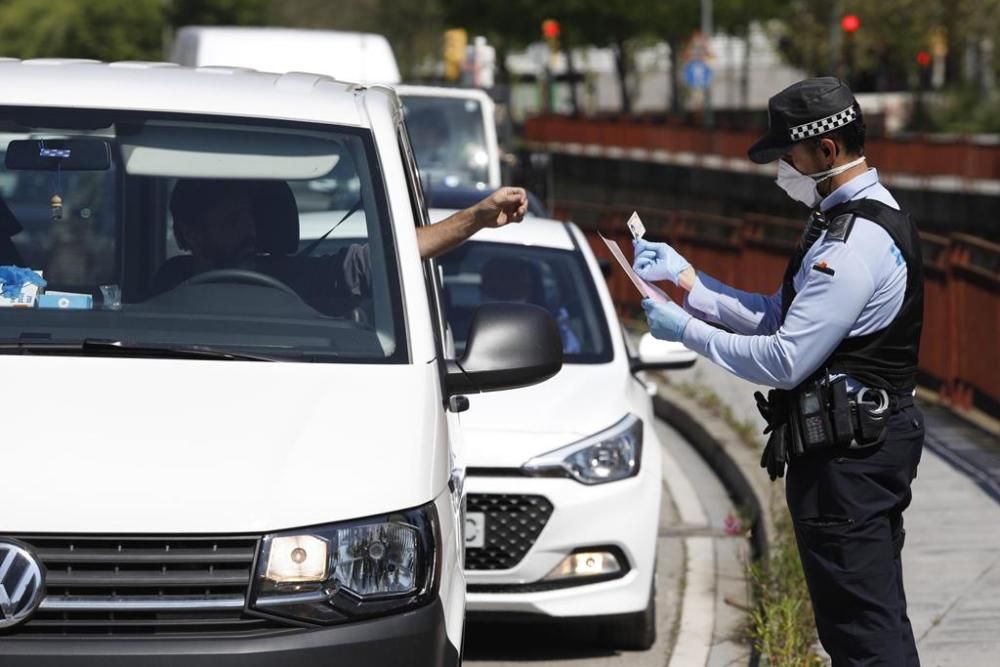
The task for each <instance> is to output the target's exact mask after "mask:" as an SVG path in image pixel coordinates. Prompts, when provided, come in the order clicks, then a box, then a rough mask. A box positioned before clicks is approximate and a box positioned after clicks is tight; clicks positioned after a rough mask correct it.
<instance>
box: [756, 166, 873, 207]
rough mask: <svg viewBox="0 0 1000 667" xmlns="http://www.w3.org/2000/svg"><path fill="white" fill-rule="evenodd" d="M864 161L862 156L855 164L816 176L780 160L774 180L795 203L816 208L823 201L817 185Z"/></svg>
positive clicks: (821, 172) (829, 170)
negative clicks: (802, 171)
mask: <svg viewBox="0 0 1000 667" xmlns="http://www.w3.org/2000/svg"><path fill="white" fill-rule="evenodd" d="M864 161H865V158H864V156H861V157H859V158H858V159H857V160H854V161H853V162H848V163H847V164H842V165H840V166H839V167H834V168H833V169H827V170H826V171H819V172H816V173H815V174H803V173H801V172H799V170H798V169H796V168H795V167H793V166H792V165H790V164H789V163H788V162H786V161H785V160H778V177H777V178H776V179H775V180H774V182H775V183H777V184H778V187H779V188H781V189H782V190H784V191H785V192H786V193H787V194H788V196H789V197H791V198H792V199H794V200H795V201H799V202H802V203H803V204H805V205H806V206H808V207H809V208H815V207H816V205H817V204H819V203H820V202H821V201H823V197H822V196H821V195H820V193H819V188H818V187H817V184H819V183H821V182H822V181H825V180H826V179H828V178H832V177H834V176H836V175H838V174H842V173H844V172H845V171H847V170H848V169H852V168H854V167H856V166H858V165H859V164H861V163H862V162H864Z"/></svg>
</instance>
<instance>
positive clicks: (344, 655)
mask: <svg viewBox="0 0 1000 667" xmlns="http://www.w3.org/2000/svg"><path fill="white" fill-rule="evenodd" d="M180 664H183V665H185V666H189V665H190V666H198V665H205V666H208V665H211V666H212V667H226V666H227V665H234V666H235V665H240V666H241V667H256V666H263V665H296V667H308V666H309V665H331V664H338V665H366V666H373V667H377V666H378V665H400V664H412V665H447V666H452V665H458V664H459V649H458V648H456V647H455V646H454V645H453V644H452V643H451V642H450V641H449V640H448V637H447V634H446V632H445V620H444V613H443V608H442V605H441V601H440V600H435V601H434V602H433V603H432V604H430V605H427V606H426V607H422V608H420V609H416V610H414V611H411V612H407V613H404V614H398V615H394V616H388V617H385V618H379V619H374V620H370V621H362V622H358V623H351V624H349V625H341V626H336V627H330V628H318V629H309V630H290V631H279V632H275V633H272V634H266V635H261V636H253V637H242V638H237V637H230V638H218V637H210V638H209V637H193V638H189V637H176V638H174V637H151V638H132V637H126V636H123V637H114V638H108V637H100V638H98V637H51V636H48V637H42V636H37V637H18V636H10V637H3V636H0V665H3V666H4V667H19V666H21V665H31V666H37V665H46V666H49V665H51V666H52V667H60V666H63V665H66V666H73V667H77V666H90V665H93V666H98V665H99V666H101V667H124V666H126V665H142V666H143V667H147V666H148V667H157V666H160V665H164V666H165V665H180Z"/></svg>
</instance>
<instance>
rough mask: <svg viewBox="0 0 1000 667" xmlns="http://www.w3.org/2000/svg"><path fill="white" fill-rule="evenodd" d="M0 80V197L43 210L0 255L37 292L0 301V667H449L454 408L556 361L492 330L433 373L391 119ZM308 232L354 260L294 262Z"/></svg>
mask: <svg viewBox="0 0 1000 667" xmlns="http://www.w3.org/2000/svg"><path fill="white" fill-rule="evenodd" d="M0 78H2V80H3V81H4V106H3V107H2V108H0V127H2V132H3V135H2V143H0V152H2V153H4V160H3V167H2V168H0V174H2V178H0V184H4V192H5V193H7V194H9V196H11V197H12V198H13V199H15V201H11V202H8V203H9V204H10V206H9V208H10V210H11V211H13V212H14V213H13V215H14V216H17V215H19V213H18V212H24V211H28V210H30V209H32V208H33V209H35V210H36V211H39V210H40V211H42V212H46V213H47V217H46V216H45V215H36V216H35V218H34V221H33V222H32V225H31V230H30V232H31V233H30V234H29V233H28V231H27V230H26V231H25V232H22V233H20V234H15V235H14V236H13V241H14V245H13V246H0V268H3V269H4V271H3V272H2V273H0V275H2V276H4V277H3V278H2V279H3V280H5V281H6V282H5V284H4V285H3V290H2V291H3V292H4V293H6V292H8V291H9V292H10V293H12V294H15V295H18V294H21V293H26V292H32V295H31V296H32V298H31V299H30V302H28V301H23V302H19V303H18V304H14V303H0V377H3V381H4V386H5V387H6V390H7V402H6V404H7V406H8V409H7V410H6V411H5V415H4V424H3V442H4V447H3V451H4V462H3V468H4V472H5V475H4V482H3V490H4V497H5V498H6V500H5V502H4V503H3V511H2V512H0V591H2V592H4V593H5V597H4V599H3V605H0V664H2V665H4V667H10V666H17V665H77V664H112V663H113V664H116V665H127V664H136V665H154V666H155V665H174V664H181V663H183V664H189V663H190V664H211V665H265V664H274V665H289V664H294V665H320V664H322V665H326V664H344V665H351V664H356V665H397V664H400V663H401V662H405V663H407V664H414V665H455V664H458V663H459V662H460V660H461V650H462V637H463V629H464V614H465V580H464V576H463V572H462V557H463V556H462V549H463V545H462V530H461V526H462V523H461V513H462V511H463V510H462V506H463V502H464V491H463V487H464V471H463V470H462V468H461V466H460V465H459V464H457V463H456V461H457V454H458V451H457V449H458V447H459V442H458V436H459V435H460V431H459V427H458V422H457V412H458V411H461V410H464V409H466V408H468V403H469V402H468V400H467V399H465V396H464V395H465V394H468V393H474V392H477V391H488V390H492V389H500V388H507V387H517V386H525V385H527V384H531V383H533V382H537V381H540V380H542V379H544V378H547V377H550V376H551V375H553V374H554V373H555V372H557V370H558V369H559V367H560V365H561V349H560V342H559V334H558V330H557V328H556V324H555V322H554V321H553V320H552V318H551V317H550V316H549V315H548V314H547V313H545V312H544V310H542V309H539V308H535V307H531V306H524V305H522V306H516V305H510V304H508V305H493V306H492V307H484V308H482V309H480V311H479V316H478V317H477V319H476V323H475V324H474V325H473V328H474V331H472V333H471V334H470V335H469V340H468V343H467V346H466V352H465V353H464V354H463V356H462V357H461V358H457V359H456V358H454V355H453V354H451V347H450V344H449V339H450V337H449V336H448V335H447V330H446V326H445V324H444V323H443V318H442V314H441V313H442V310H441V304H442V287H441V284H440V282H439V278H438V276H439V274H438V272H437V271H436V270H434V265H433V263H431V262H424V261H421V260H420V258H419V253H418V248H417V233H416V227H417V226H419V225H424V224H428V222H427V213H426V210H425V208H424V207H423V204H422V191H421V188H420V185H419V182H418V176H417V172H416V167H415V164H414V160H413V155H412V153H411V151H410V149H409V144H408V140H407V137H406V134H405V127H404V126H403V122H402V109H401V107H400V104H399V100H398V98H397V96H396V94H395V93H394V92H393V91H392V90H391V89H390V88H386V87H380V86H376V87H370V88H359V87H357V86H354V85H348V84H344V83H340V82H337V81H334V80H332V79H329V78H326V77H322V76H317V75H304V74H287V75H275V74H263V73H258V72H247V71H244V70H226V69H220V68H207V69H203V70H192V69H189V68H183V67H178V66H176V65H169V64H149V63H112V64H109V65H108V64H102V63H94V62H87V61H76V62H74V61H59V60H53V59H46V60H39V61H24V62H18V61H7V62H2V63H0ZM20 181H25V182H26V183H27V182H30V183H32V184H33V187H30V188H29V187H17V185H18V183H19V182H20ZM293 185H295V186H296V187H295V188H293V187H292V186H293ZM307 195H308V196H307ZM57 197H58V199H57ZM4 211H6V209H4ZM318 212H322V213H324V214H326V215H328V216H329V217H330V218H333V219H334V221H333V222H332V223H331V227H332V226H334V224H336V223H337V222H341V221H345V220H346V221H347V223H346V224H345V226H346V225H347V224H350V225H351V229H352V230H353V234H354V238H353V239H350V243H345V244H344V246H343V247H342V248H338V249H337V250H336V252H334V253H331V254H326V255H320V254H319V253H317V252H315V250H316V248H315V247H314V244H311V243H308V244H306V245H305V247H304V248H303V246H302V245H301V244H300V237H301V234H300V231H299V224H300V216H302V217H306V216H307V215H315V214H318ZM5 215H6V213H5ZM7 222H8V223H10V222H11V221H9V220H8V221H7ZM14 222H17V221H14ZM13 227H15V225H11V224H8V225H5V226H4V228H5V229H11V228H13ZM180 248H186V251H185V250H181V249H180ZM233 258H236V259H233ZM208 260H211V261H208ZM209 267H211V268H209ZM29 269H34V270H35V271H36V273H29V271H28V270H29ZM206 269H208V270H206ZM39 276H40V277H41V279H43V280H44V281H45V285H44V287H43V288H42V289H41V291H40V293H39V289H38V285H37V284H36V283H40V282H41V280H40V279H39ZM36 297H37V298H36ZM49 297H52V298H49ZM14 305H24V306H27V307H12V306H14ZM473 409H474V408H473Z"/></svg>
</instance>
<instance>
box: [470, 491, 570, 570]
mask: <svg viewBox="0 0 1000 667" xmlns="http://www.w3.org/2000/svg"><path fill="white" fill-rule="evenodd" d="M466 511H468V512H483V513H484V514H485V515H486V517H485V519H486V521H485V523H486V536H485V544H484V545H483V546H482V547H469V548H467V549H466V550H465V568H466V569H467V570H509V569H510V568H512V567H514V566H515V565H517V564H518V563H520V562H521V560H522V559H523V558H524V556H525V554H527V553H528V551H530V550H531V547H532V546H534V544H535V540H537V539H538V536H539V535H540V534H541V533H542V529H543V528H545V524H546V523H548V520H549V517H551V516H552V503H550V502H549V501H548V499H546V498H545V497H543V496H529V495H520V494H500V493H497V494H469V496H468V498H467V500H466Z"/></svg>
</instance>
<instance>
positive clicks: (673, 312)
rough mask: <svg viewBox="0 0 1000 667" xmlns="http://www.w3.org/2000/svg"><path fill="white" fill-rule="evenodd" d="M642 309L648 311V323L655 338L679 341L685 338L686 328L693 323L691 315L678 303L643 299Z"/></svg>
mask: <svg viewBox="0 0 1000 667" xmlns="http://www.w3.org/2000/svg"><path fill="white" fill-rule="evenodd" d="M642 309H643V310H645V311H646V321H647V322H648V323H649V331H650V332H651V333H652V334H653V337H654V338H659V339H660V340H672V341H679V340H681V339H682V338H683V337H684V327H686V326H687V323H688V322H690V321H691V315H690V314H689V313H688V312H686V311H685V310H684V309H683V308H681V307H680V306H678V305H677V304H676V303H674V302H673V301H668V302H667V303H656V302H655V301H653V300H652V299H643V300H642Z"/></svg>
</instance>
